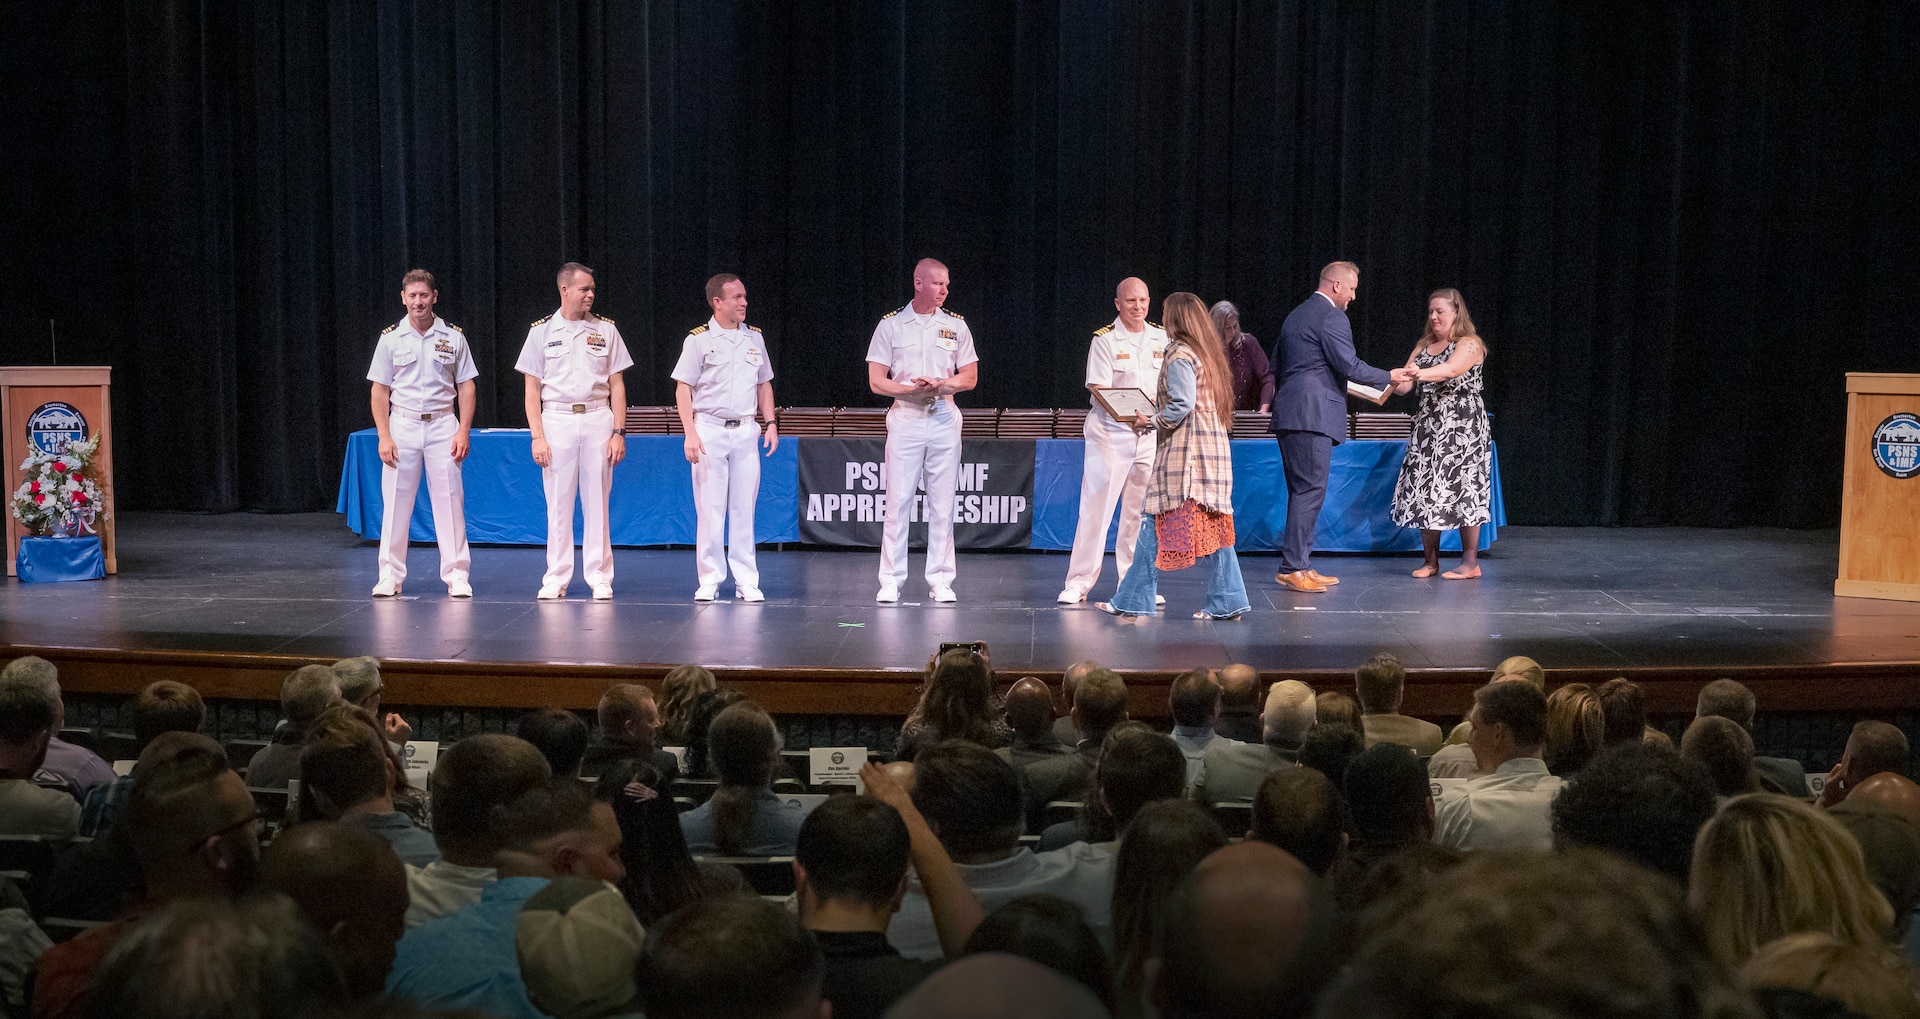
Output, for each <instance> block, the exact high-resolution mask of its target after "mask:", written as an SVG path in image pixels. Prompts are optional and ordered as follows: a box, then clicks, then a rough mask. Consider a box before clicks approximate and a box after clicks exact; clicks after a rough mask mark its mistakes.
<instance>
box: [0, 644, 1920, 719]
mask: <svg viewBox="0 0 1920 1019" xmlns="http://www.w3.org/2000/svg"><path fill="white" fill-rule="evenodd" d="M5 653H6V656H7V657H9V658H13V657H18V656H20V655H39V656H41V657H43V658H46V659H47V660H49V661H51V662H53V663H54V664H55V665H56V666H58V667H59V670H60V684H61V686H62V688H63V689H64V690H66V691H69V692H72V693H84V694H120V695H129V696H130V695H132V694H134V693H137V692H139V691H140V689H141V688H143V687H145V686H146V685H147V684H148V683H152V682H155V681H157V680H162V679H172V680H178V681H180V682H183V683H187V684H188V685H190V686H192V687H193V688H194V689H196V690H198V691H200V694H201V696H203V697H206V698H207V699H209V700H216V699H238V700H266V701H272V700H278V699H279V698H280V682H281V680H283V679H284V678H286V675H287V673H289V672H292V671H293V670H294V669H296V668H299V667H300V666H302V665H309V664H313V663H314V661H315V659H312V658H304V657H300V656H297V655H273V654H235V653H226V652H211V651H127V650H119V649H112V648H79V647H36V646H22V645H9V646H7V647H6V651H5ZM672 668H674V666H673V665H671V664H668V665H571V664H554V663H549V662H465V661H408V660H403V659H383V660H382V661H381V663H380V671H381V677H382V680H383V682H384V683H385V685H386V703H387V704H389V705H394V706H408V707H473V708H542V707H563V708H574V709H581V710H591V709H593V708H594V707H595V706H596V705H597V704H598V703H599V699H600V695H601V693H602V692H603V691H605V690H606V689H607V688H608V687H609V686H612V685H614V684H616V683H645V684H647V685H649V686H653V687H655V688H657V687H658V686H659V682H660V679H661V678H662V677H664V676H665V675H666V674H667V672H668V670H670V669H672ZM714 671H715V675H717V676H718V677H719V679H720V681H721V682H722V683H725V684H727V685H728V686H732V687H735V688H737V689H739V690H740V691H741V692H743V693H745V694H747V695H748V696H749V697H752V698H754V699H755V700H757V701H759V702H760V703H761V704H762V705H764V706H765V707H766V708H767V710H769V711H771V712H774V713H775V714H819V715H889V716H901V715H905V714H906V713H907V712H908V711H909V710H911V709H912V707H913V703H914V699H915V697H916V695H917V692H918V689H919V685H920V678H921V677H920V673H919V672H918V671H917V670H912V669H827V668H813V667H769V668H757V669H716V670H714ZM997 671H998V673H999V677H1000V680H1001V681H1002V682H1003V683H1004V682H1007V681H1010V680H1012V679H1014V678H1017V677H1019V676H1022V675H1033V676H1038V677H1040V678H1041V679H1043V680H1046V681H1047V682H1048V683H1049V684H1050V685H1052V686H1054V687H1055V688H1056V689H1058V681H1059V678H1060V672H1059V670H1058V669H1052V670H1033V671H1022V670H1018V669H1001V670H997ZM1120 674H1121V676H1122V677H1124V678H1125V679H1126V681H1127V684H1128V693H1129V696H1128V702H1129V703H1128V708H1129V712H1130V713H1131V714H1132V715H1133V717H1135V718H1143V719H1158V718H1164V717H1166V715H1167V688H1168V686H1169V685H1170V684H1171V682H1172V680H1173V678H1174V677H1175V676H1176V675H1179V673H1177V672H1173V671H1142V672H1127V671H1124V670H1122V671H1121V673H1120ZM1261 676H1262V678H1263V679H1265V680H1267V681H1273V680H1279V679H1298V680H1301V681H1303V682H1306V683H1307V684H1309V685H1311V686H1312V687H1313V688H1314V689H1315V690H1332V689H1350V688H1351V686H1352V684H1353V674H1352V672H1350V671H1348V670H1341V669H1321V670H1263V671H1262V673H1261ZM1615 676H1625V677H1627V678H1628V679H1631V680H1634V681H1636V682H1638V683H1641V684H1644V685H1645V686H1646V687H1647V700H1648V704H1647V707H1648V710H1649V711H1651V712H1653V713H1655V714H1665V715H1675V714H1692V712H1693V702H1694V698H1695V697H1696V696H1697V695H1698V693H1699V690H1700V687H1701V686H1702V685H1704V684H1706V683H1707V682H1709V681H1711V680H1714V679H1717V678H1720V677H1723V676H1725V677H1730V678H1733V679H1737V680H1739V681H1741V682H1742V683H1745V684H1746V685H1747V686H1749V687H1751V688H1752V689H1753V692H1754V694H1755V696H1756V697H1757V698H1758V700H1759V702H1760V707H1761V709H1762V710H1763V711H1766V712H1768V713H1775V712H1800V713H1809V712H1853V713H1870V712H1894V711H1908V710H1920V662H1861V663H1844V662H1836V663H1825V664H1817V665H1766V666H1752V665H1749V666H1724V667H1723V666H1711V665H1708V666H1699V665H1685V666H1642V667H1636V668H1628V669H1550V670H1548V673H1547V679H1548V683H1549V685H1550V686H1552V687H1557V686H1559V685H1561V684H1563V683H1576V682H1578V683H1592V684H1599V683H1604V682H1606V681H1607V680H1609V679H1612V678H1613V677H1615ZM1487 678H1488V676H1487V673H1485V672H1483V671H1478V670H1464V669H1413V670H1409V672H1408V676H1407V692H1406V700H1405V702H1404V704H1403V705H1402V706H1401V711H1402V712H1403V713H1405V714H1409V715H1416V716H1420V717H1430V718H1443V717H1458V716H1460V715H1464V714H1465V713H1466V712H1467V710H1468V709H1469V708H1470V707H1472V700H1473V691H1474V689H1475V688H1477V687H1478V686H1480V685H1481V684H1482V683H1485V682H1486V681H1487Z"/></svg>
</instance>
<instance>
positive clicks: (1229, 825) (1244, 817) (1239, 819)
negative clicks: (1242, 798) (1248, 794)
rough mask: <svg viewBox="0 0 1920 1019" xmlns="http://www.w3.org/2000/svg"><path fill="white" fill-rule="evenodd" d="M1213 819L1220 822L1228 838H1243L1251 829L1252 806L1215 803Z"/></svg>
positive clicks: (1248, 804)
mask: <svg viewBox="0 0 1920 1019" xmlns="http://www.w3.org/2000/svg"><path fill="white" fill-rule="evenodd" d="M1213 819H1214V820H1216V821H1218V822H1220V827H1221V828H1222V829H1223V830H1224V831H1225V832H1226V833H1227V837H1228V838H1230V839H1238V838H1245V837H1246V834H1247V829H1249V828H1252V827H1253V804H1251V803H1215V804H1214V805H1213Z"/></svg>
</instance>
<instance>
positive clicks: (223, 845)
mask: <svg viewBox="0 0 1920 1019" xmlns="http://www.w3.org/2000/svg"><path fill="white" fill-rule="evenodd" d="M180 739H182V740H184V741H188V742H189V743H190V744H191V745H188V746H184V747H181V748H179V749H178V750H177V752H175V753H174V755H173V756H172V757H171V758H167V759H160V756H159V754H158V753H156V752H155V750H156V748H157V747H160V746H161V745H162V741H161V740H155V741H154V742H153V743H152V744H150V745H149V746H148V747H147V750H148V752H149V753H150V754H153V755H154V759H151V760H146V761H143V765H144V766H143V767H142V768H141V775H140V778H139V780H138V781H137V782H135V783H134V786H133V794H132V795H131V796H130V797H128V799H127V816H126V821H125V825H124V826H125V829H126V832H127V836H128V838H129V839H130V840H131V841H132V843H133V850H134V853H135V854H136V855H137V856H138V858H139V861H140V870H141V872H142V873H143V874H144V875H145V876H146V897H145V898H144V899H143V900H141V901H140V902H139V903H138V904H136V905H134V906H133V907H132V908H130V909H128V910H127V911H126V912H125V913H123V914H122V915H121V916H120V917H119V918H117V919H115V920H113V921H112V922H110V923H107V924H104V925H102V926H100V927H96V928H94V929H92V930H90V931H87V932H86V933H84V934H82V935H80V936H79V937H77V938H74V939H73V940H72V941H68V942H65V943H63V944H59V945H55V946H53V947H52V948H50V949H48V950H47V952H46V954H45V955H42V956H41V957H40V965H39V970H38V975H37V976H36V978H35V982H34V992H33V1001H34V1005H33V1014H34V1016H35V1017H37V1019H76V1017H79V1016H82V1015H88V1014H96V1015H97V1014H102V1013H99V1012H93V1013H89V1011H88V999H89V996H90V995H91V993H92V991H93V987H94V981H95V977H96V975H97V974H98V973H99V971H100V968H101V964H102V961H103V960H105V959H106V958H107V956H108V953H109V952H113V951H114V949H115V946H117V945H119V944H120V942H121V941H122V940H123V939H125V938H127V937H128V936H129V934H130V933H131V932H133V931H135V930H137V929H139V928H140V927H141V926H142V925H143V924H144V923H145V922H146V921H147V920H148V919H149V918H150V917H151V916H152V915H153V914H154V912H155V911H156V910H158V909H160V908H161V907H162V906H165V905H167V904H169V903H179V902H187V901H192V900H226V899H230V898H232V897H235V896H238V895H241V894H244V893H246V892H249V891H251V890H253V888H254V887H255V885H256V883H257V880H258V877H259V872H260V825H259V814H258V812H257V811H256V810H255V808H254V805H253V797H252V796H251V795H249V794H248V792H247V786H246V783H245V782H243V781H242V780H241V778H240V776H239V775H237V774H235V773H234V771H233V770H232V769H231V768H228V767H227V755H226V754H225V753H224V752H223V751H222V750H221V749H220V747H219V745H218V744H216V743H214V742H213V741H212V740H210V739H207V738H206V737H204V736H198V735H187V734H181V736H180ZM136 990H137V989H136ZM130 993H131V991H130ZM160 993H161V992H160V991H159V990H158V989H156V990H155V994H156V995H158V994H160ZM159 1000H160V999H158V998H156V1002H158V1001H159ZM107 1014H127V1015H135V1014H139V1013H137V1012H125V1013H107ZM155 1014H160V1005H159V1004H157V1003H156V1005H155Z"/></svg>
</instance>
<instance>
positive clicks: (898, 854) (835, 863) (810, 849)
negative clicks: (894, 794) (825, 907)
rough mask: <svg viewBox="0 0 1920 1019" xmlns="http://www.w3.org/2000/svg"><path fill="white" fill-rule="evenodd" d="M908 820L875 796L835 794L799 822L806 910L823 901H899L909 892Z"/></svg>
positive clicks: (797, 847) (797, 862)
mask: <svg viewBox="0 0 1920 1019" xmlns="http://www.w3.org/2000/svg"><path fill="white" fill-rule="evenodd" d="M908 849H909V845H908V839H907V826H906V823H905V822H904V821H902V820H901V819H900V812H899V811H897V810H895V809H893V808H892V807H891V806H888V805H887V804H885V803H883V802H881V801H879V800H877V799H874V798H873V797H871V796H833V797H829V798H828V799H827V801H826V802H825V803H822V804H820V805H819V806H818V807H815V808H814V809H813V812H812V813H809V814H808V815H807V819H806V820H805V821H803V822H801V824H800V836H799V838H798V839H796V840H795V842H794V847H793V864H794V874H795V877H796V879H797V880H796V884H797V886H798V887H799V889H800V890H799V891H798V893H797V895H798V898H799V902H800V907H801V909H802V911H803V913H802V915H803V916H804V915H806V913H805V911H807V910H809V909H812V908H814V907H816V906H817V905H819V904H820V903H823V902H835V901H838V902H846V903H853V904H858V905H861V906H867V907H872V906H878V905H885V904H890V903H898V902H899V901H900V898H901V897H902V896H903V895H905V893H906V879H907V854H908Z"/></svg>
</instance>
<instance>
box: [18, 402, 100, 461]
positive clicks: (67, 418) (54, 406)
mask: <svg viewBox="0 0 1920 1019" xmlns="http://www.w3.org/2000/svg"><path fill="white" fill-rule="evenodd" d="M27 441H28V442H30V443H32V444H33V447H34V448H35V449H37V450H39V451H40V452H42V453H60V452H64V451H65V450H66V448H67V447H68V446H73V445H78V444H80V443H82V442H85V441H87V419H86V417H85V416H84V415H82V414H81V413H80V411H79V408H76V407H75V406H74V405H73V404H70V403H61V402H59V401H57V400H56V401H54V402H52V403H43V404H41V405H40V406H39V407H37V408H35V410H34V412H33V413H32V414H30V415H28V416H27Z"/></svg>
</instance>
